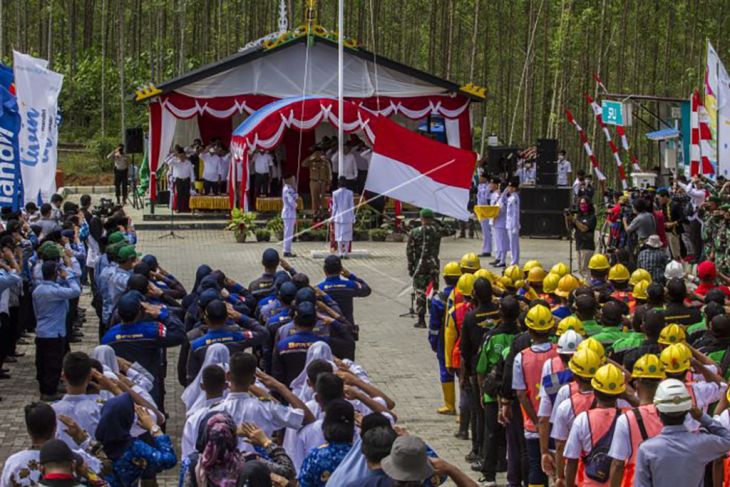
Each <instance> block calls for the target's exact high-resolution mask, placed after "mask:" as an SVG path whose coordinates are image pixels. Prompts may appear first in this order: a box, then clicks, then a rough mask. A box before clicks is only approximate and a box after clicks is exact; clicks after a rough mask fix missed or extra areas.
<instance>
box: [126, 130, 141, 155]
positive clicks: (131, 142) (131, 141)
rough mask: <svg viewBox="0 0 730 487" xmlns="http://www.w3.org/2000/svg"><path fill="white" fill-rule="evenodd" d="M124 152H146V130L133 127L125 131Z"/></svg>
mask: <svg viewBox="0 0 730 487" xmlns="http://www.w3.org/2000/svg"><path fill="white" fill-rule="evenodd" d="M124 152H126V153H127V154H142V153H144V130H142V127H131V128H128V129H127V130H126V131H125V132H124Z"/></svg>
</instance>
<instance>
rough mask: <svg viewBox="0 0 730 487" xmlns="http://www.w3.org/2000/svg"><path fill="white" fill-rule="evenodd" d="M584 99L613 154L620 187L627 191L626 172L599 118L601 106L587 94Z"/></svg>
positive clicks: (606, 129) (606, 128)
mask: <svg viewBox="0 0 730 487" xmlns="http://www.w3.org/2000/svg"><path fill="white" fill-rule="evenodd" d="M583 96H585V99H586V101H587V102H588V105H590V107H591V109H592V110H593V114H594V115H595V116H596V122H597V123H598V125H600V126H601V130H602V131H603V135H605V136H606V142H608V145H609V147H611V152H612V153H613V160H614V161H615V162H616V166H617V167H618V175H619V178H621V186H622V187H623V188H624V190H626V189H628V187H629V185H628V183H627V182H626V172H625V171H624V166H623V164H622V163H621V156H620V155H619V153H618V147H616V144H614V143H613V139H612V138H611V132H609V131H608V126H607V125H606V124H605V123H604V122H603V117H602V116H601V111H602V110H601V106H600V105H599V104H598V103H596V102H595V100H593V98H592V97H591V95H589V94H588V93H584V95H583Z"/></svg>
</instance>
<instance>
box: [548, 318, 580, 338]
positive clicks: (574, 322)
mask: <svg viewBox="0 0 730 487" xmlns="http://www.w3.org/2000/svg"><path fill="white" fill-rule="evenodd" d="M568 330H573V331H575V332H576V333H577V334H579V335H580V336H583V337H584V336H586V329H585V328H584V327H583V322H582V321H580V319H578V317H577V316H575V315H573V316H567V317H565V318H563V319H562V320H560V322H559V323H558V328H557V330H555V334H556V335H558V336H560V335H562V334H563V333H565V332H566V331H568Z"/></svg>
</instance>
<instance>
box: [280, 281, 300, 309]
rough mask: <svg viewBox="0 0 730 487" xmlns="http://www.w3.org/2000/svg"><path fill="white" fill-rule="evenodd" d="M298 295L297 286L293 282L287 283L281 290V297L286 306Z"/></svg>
mask: <svg viewBox="0 0 730 487" xmlns="http://www.w3.org/2000/svg"><path fill="white" fill-rule="evenodd" d="M296 295H297V286H296V284H294V283H293V282H285V283H284V284H282V285H281V287H280V288H279V296H281V299H282V301H284V304H289V303H291V302H292V300H293V299H294V298H295V297H296Z"/></svg>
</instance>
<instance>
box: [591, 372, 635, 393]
mask: <svg viewBox="0 0 730 487" xmlns="http://www.w3.org/2000/svg"><path fill="white" fill-rule="evenodd" d="M591 386H593V389H594V390H596V391H598V392H602V393H604V394H610V395H612V396H618V395H619V394H622V393H623V392H624V391H625V390H626V382H624V374H623V372H621V369H619V368H618V367H616V366H615V365H613V364H606V365H604V366H602V367H601V368H600V369H598V370H597V371H596V375H594V376H593V379H591Z"/></svg>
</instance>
